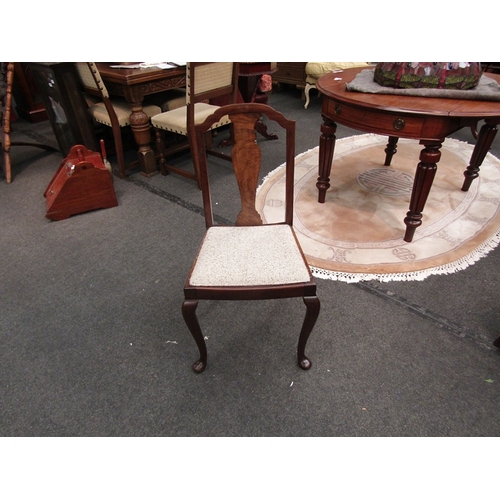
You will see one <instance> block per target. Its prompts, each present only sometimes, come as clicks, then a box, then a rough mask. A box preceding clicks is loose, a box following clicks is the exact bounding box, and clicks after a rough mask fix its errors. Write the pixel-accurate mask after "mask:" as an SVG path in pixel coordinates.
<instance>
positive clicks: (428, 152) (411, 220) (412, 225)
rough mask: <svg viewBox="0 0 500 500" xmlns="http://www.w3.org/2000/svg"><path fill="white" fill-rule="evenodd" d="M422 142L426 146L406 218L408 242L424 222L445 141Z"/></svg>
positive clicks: (414, 182)
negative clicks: (425, 207)
mask: <svg viewBox="0 0 500 500" xmlns="http://www.w3.org/2000/svg"><path fill="white" fill-rule="evenodd" d="M443 140H444V139H443ZM420 144H423V145H424V146H425V148H424V149H423V150H422V152H421V153H420V163H419V164H418V166H417V171H416V173H415V180H414V181H413V191H412V193H411V200H410V210H409V211H408V213H407V214H406V217H405V219H404V223H405V224H406V232H405V236H404V240H405V241H408V242H410V241H412V239H413V235H414V234H415V229H417V227H418V226H420V225H421V224H422V211H423V209H424V206H425V202H426V201H427V196H428V195H429V191H430V190H431V186H432V182H433V181H434V176H435V175H436V170H437V163H438V161H439V159H440V158H441V151H439V150H440V148H441V146H442V144H443V141H420Z"/></svg>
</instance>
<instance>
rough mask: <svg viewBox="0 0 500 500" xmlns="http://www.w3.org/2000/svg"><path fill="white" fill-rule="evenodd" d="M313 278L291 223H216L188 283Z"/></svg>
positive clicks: (275, 282)
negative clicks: (233, 224)
mask: <svg viewBox="0 0 500 500" xmlns="http://www.w3.org/2000/svg"><path fill="white" fill-rule="evenodd" d="M310 279H311V277H310V273H309V269H308V266H307V264H305V262H304V259H303V258H302V254H301V253H300V250H299V248H298V246H297V243H296V240H295V236H294V234H293V231H292V228H291V227H290V226H288V225H286V224H285V225H270V226H236V227H227V226H214V227H211V228H209V229H208V231H207V233H206V236H205V239H204V240H203V244H202V247H201V249H200V252H199V255H198V258H197V260H196V264H195V266H194V269H193V272H192V274H191V279H190V282H189V284H190V285H193V286H252V285H281V284H285V283H303V282H308V281H309V280H310Z"/></svg>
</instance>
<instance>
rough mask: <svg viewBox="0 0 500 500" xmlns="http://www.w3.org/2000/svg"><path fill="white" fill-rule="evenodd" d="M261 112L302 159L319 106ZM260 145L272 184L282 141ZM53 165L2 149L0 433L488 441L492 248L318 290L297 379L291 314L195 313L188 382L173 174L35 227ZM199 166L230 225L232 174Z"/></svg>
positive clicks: (242, 308) (297, 317) (492, 401)
mask: <svg viewBox="0 0 500 500" xmlns="http://www.w3.org/2000/svg"><path fill="white" fill-rule="evenodd" d="M269 103H270V104H271V105H272V106H274V107H275V108H276V109H278V110H280V111H282V112H283V113H284V114H285V115H286V116H288V117H290V118H294V119H296V120H297V146H296V152H297V153H300V152H303V151H306V150H308V149H311V148H313V147H316V146H317V145H318V135H319V127H320V124H321V116H320V99H319V98H318V97H317V94H314V95H312V99H311V104H310V106H309V108H308V109H307V110H304V109H303V101H302V100H301V98H300V93H299V92H298V91H296V90H295V89H284V90H283V91H281V92H276V91H275V92H274V93H273V94H272V95H271V96H270V101H269ZM271 131H273V130H271ZM354 133H356V132H355V131H353V130H349V129H347V128H343V127H339V131H338V137H345V136H349V135H352V134H354ZM14 136H15V138H17V139H18V140H21V139H25V138H26V136H29V137H30V138H40V139H43V140H45V141H47V140H48V141H52V143H53V145H56V143H55V140H54V138H53V135H52V133H51V129H50V126H49V125H48V123H47V122H44V123H41V124H29V123H26V122H23V121H21V120H18V122H17V123H16V124H14ZM454 137H456V138H458V139H460V140H471V139H472V137H471V134H470V132H469V131H466V130H465V131H462V132H460V133H459V134H455V135H454ZM259 142H260V143H261V144H262V145H263V147H264V149H265V150H266V152H267V153H268V154H270V155H271V160H270V163H269V164H268V166H267V167H266V168H267V171H271V170H273V169H274V168H276V167H277V166H278V165H279V164H280V161H279V160H278V159H277V157H276V159H275V160H274V159H273V158H274V157H273V155H274V153H273V151H274V150H275V148H278V147H279V146H280V143H281V145H282V142H283V141H280V140H278V141H265V140H262V139H259ZM492 152H493V154H495V156H497V157H500V139H498V138H497V140H496V141H495V144H494V148H493V150H492ZM61 159H62V156H61V155H60V154H58V153H45V152H42V151H40V150H37V149H33V148H28V147H22V148H21V147H19V148H13V165H14V167H13V182H12V184H10V185H7V184H6V183H5V181H4V179H3V178H2V179H1V182H0V209H1V210H0V213H1V214H2V221H1V232H0V256H1V264H0V297H1V300H2V308H1V310H2V318H1V322H0V381H1V382H0V400H1V402H2V406H1V409H0V435H2V436H498V435H499V434H500V419H499V418H498V414H499V413H498V409H499V406H500V389H499V388H500V353H499V352H498V351H497V350H495V349H494V348H493V347H492V342H493V340H494V339H495V338H497V337H498V336H499V335H500V328H499V325H500V308H499V306H498V296H499V292H500V282H499V280H498V269H500V250H499V249H496V250H494V251H492V252H491V253H490V254H489V255H488V256H487V257H485V258H483V259H482V260H480V261H479V262H477V263H476V264H475V265H474V266H472V267H470V268H468V269H467V270H465V271H461V272H458V273H456V274H452V275H448V276H432V277H429V278H427V279H426V280H425V281H423V282H391V283H383V284H382V283H378V282H367V283H360V284H347V283H341V282H335V281H328V280H319V279H318V280H317V284H318V293H319V295H320V298H321V302H322V309H321V313H320V317H319V320H318V323H317V325H316V328H315V330H314V331H313V334H312V335H311V338H310V341H309V344H308V348H307V353H308V355H309V356H310V358H311V360H312V363H313V366H312V368H311V370H310V371H308V372H304V371H302V370H301V369H300V368H299V367H298V366H297V364H296V357H295V356H296V354H295V353H296V342H297V338H298V332H299V329H300V324H301V321H302V317H303V314H304V307H303V304H302V301H301V300H300V299H297V300H292V299H289V300H288V299H287V300H284V301H268V302H205V303H201V304H200V306H199V318H200V323H201V325H202V328H203V330H204V333H205V335H206V336H207V337H208V340H207V345H208V356H209V358H208V363H209V364H208V368H207V370H206V371H205V372H204V373H203V374H201V375H197V374H195V373H194V372H193V371H192V370H191V364H192V362H193V361H194V360H195V359H197V349H196V345H195V343H194V341H193V339H192V338H191V336H190V334H189V332H188V330H187V328H186V326H185V324H184V321H183V319H182V316H181V309H180V306H181V303H182V288H183V284H184V280H185V278H186V276H187V273H188V271H189V267H190V264H191V262H192V260H193V258H194V255H195V252H196V249H197V246H198V243H199V241H200V238H201V236H202V234H203V231H204V221H203V216H202V214H201V195H200V192H199V191H198V189H197V188H196V186H195V185H194V183H193V182H192V181H189V180H187V179H184V178H182V177H179V176H176V175H173V174H171V175H169V176H167V177H163V176H161V175H157V176H155V177H152V178H150V179H146V178H145V177H143V176H142V175H140V174H139V173H135V174H133V175H132V176H131V177H129V178H128V179H127V180H122V179H119V178H118V177H116V176H115V184H114V185H115V189H116V194H117V197H118V202H119V206H118V207H115V208H112V209H108V210H97V211H94V212H88V213H85V214H81V215H77V216H74V217H71V218H69V219H67V220H64V221H58V222H54V221H49V220H48V219H46V218H45V211H46V207H45V199H44V197H43V192H44V190H45V188H46V187H47V185H48V183H49V181H50V180H51V178H52V176H53V174H54V172H55V170H56V169H57V167H58V165H59V163H60V161H61ZM111 160H112V161H113V160H114V158H111ZM176 161H177V162H178V163H179V164H180V165H186V166H189V165H190V159H189V156H188V157H185V156H181V157H179V158H178V159H177V160H176ZM114 163H115V166H116V162H114ZM213 163H214V175H215V178H214V202H215V203H216V205H215V207H216V208H215V209H216V213H217V215H218V217H219V218H220V219H221V220H225V219H226V220H233V218H234V215H235V210H236V209H237V205H236V202H235V199H236V198H235V191H234V189H235V186H234V185H233V184H232V183H231V182H230V181H229V179H230V165H229V163H227V162H223V161H220V160H216V159H214V160H213ZM264 173H266V172H264ZM457 175H461V172H457ZM431 196H432V191H431ZM403 216H404V214H402V217H403Z"/></svg>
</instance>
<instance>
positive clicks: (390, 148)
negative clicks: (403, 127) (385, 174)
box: [384, 136, 399, 167]
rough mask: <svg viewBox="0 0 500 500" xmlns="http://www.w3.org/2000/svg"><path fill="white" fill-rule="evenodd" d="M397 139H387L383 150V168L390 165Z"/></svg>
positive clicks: (395, 149) (396, 146)
mask: <svg viewBox="0 0 500 500" xmlns="http://www.w3.org/2000/svg"><path fill="white" fill-rule="evenodd" d="M398 139H399V137H394V136H392V137H389V142H388V143H387V147H386V148H385V163H384V166H385V167H389V166H390V165H391V161H392V157H393V156H394V155H395V154H396V151H397V149H398Z"/></svg>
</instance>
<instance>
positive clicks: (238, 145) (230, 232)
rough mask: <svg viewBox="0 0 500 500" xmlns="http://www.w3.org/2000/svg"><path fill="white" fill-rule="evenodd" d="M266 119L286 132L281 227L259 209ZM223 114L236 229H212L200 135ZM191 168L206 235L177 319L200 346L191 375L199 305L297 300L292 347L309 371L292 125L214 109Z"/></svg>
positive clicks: (307, 289) (249, 110)
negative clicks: (300, 316)
mask: <svg viewBox="0 0 500 500" xmlns="http://www.w3.org/2000/svg"><path fill="white" fill-rule="evenodd" d="M262 115H265V116H266V117H267V119H268V121H271V122H275V123H277V124H278V125H279V126H281V127H282V128H283V129H284V130H285V131H286V151H285V156H286V176H285V204H286V207H285V214H284V220H283V221H282V222H273V223H267V222H265V221H263V219H262V216H261V215H260V214H259V212H258V210H257V208H256V206H255V204H256V191H257V185H258V182H259V174H260V168H261V159H262V155H261V150H260V146H259V144H258V143H257V141H256V133H255V124H256V122H257V121H258V120H260V119H261V118H262ZM223 116H228V117H229V119H230V120H231V124H232V128H233V139H234V145H233V148H232V153H231V158H232V162H233V167H234V173H235V176H236V179H237V184H238V189H239V194H240V199H241V210H240V212H239V214H238V216H237V218H236V223H235V225H234V226H230V225H224V226H220V225H215V224H214V216H213V212H212V201H211V194H210V185H209V175H208V164H207V151H206V148H205V144H204V134H205V133H206V131H207V130H210V128H211V127H212V126H213V124H214V123H218V122H219V120H220V119H221V117H223ZM195 132H196V135H195V142H196V148H195V150H194V163H195V164H196V165H197V169H198V173H199V181H200V186H201V190H202V196H203V206H204V211H205V224H206V227H207V231H206V233H205V236H204V238H203V241H202V244H201V247H200V249H199V251H198V254H197V257H196V260H195V262H194V264H193V266H192V268H191V272H190V274H189V276H188V279H187V281H186V285H185V287H184V302H183V305H182V313H183V316H184V319H185V321H186V324H187V326H188V328H189V330H190V332H191V334H192V335H193V338H194V340H195V342H196V344H197V346H198V349H199V352H200V358H199V360H197V361H196V363H195V364H194V365H193V369H194V370H195V371H196V372H197V373H200V372H202V371H203V370H204V369H205V367H206V364H207V350H206V345H205V340H204V336H203V334H202V332H201V328H200V325H199V323H198V319H197V317H196V307H197V305H198V301H199V300H201V299H202V300H262V299H279V298H289V297H302V299H303V301H304V303H305V305H306V315H305V319H304V321H303V324H302V329H301V332H300V335H299V342H298V346H297V357H298V364H299V366H300V367H301V368H303V369H305V370H307V369H309V368H310V367H311V362H310V360H309V359H308V358H307V357H306V355H305V346H306V342H307V339H308V338H309V335H310V333H311V331H312V329H313V327H314V325H315V323H316V320H317V318H318V315H319V310H320V302H319V299H318V297H317V295H316V284H315V282H314V280H313V278H312V275H311V272H310V269H309V266H308V264H307V261H306V259H305V256H304V254H303V252H302V249H301V247H300V243H299V241H298V239H297V237H296V235H295V232H294V230H293V227H292V222H293V201H294V199H293V176H294V156H295V122H294V121H293V120H288V119H286V118H285V117H284V116H283V115H282V114H281V113H279V112H278V111H276V110H274V109H273V108H271V107H269V106H267V105H265V104H258V103H250V104H230V105H227V106H222V107H220V108H218V109H217V110H215V112H214V113H213V114H212V115H210V116H209V117H208V118H207V119H206V120H205V121H204V122H203V123H201V124H198V125H196V127H195Z"/></svg>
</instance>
